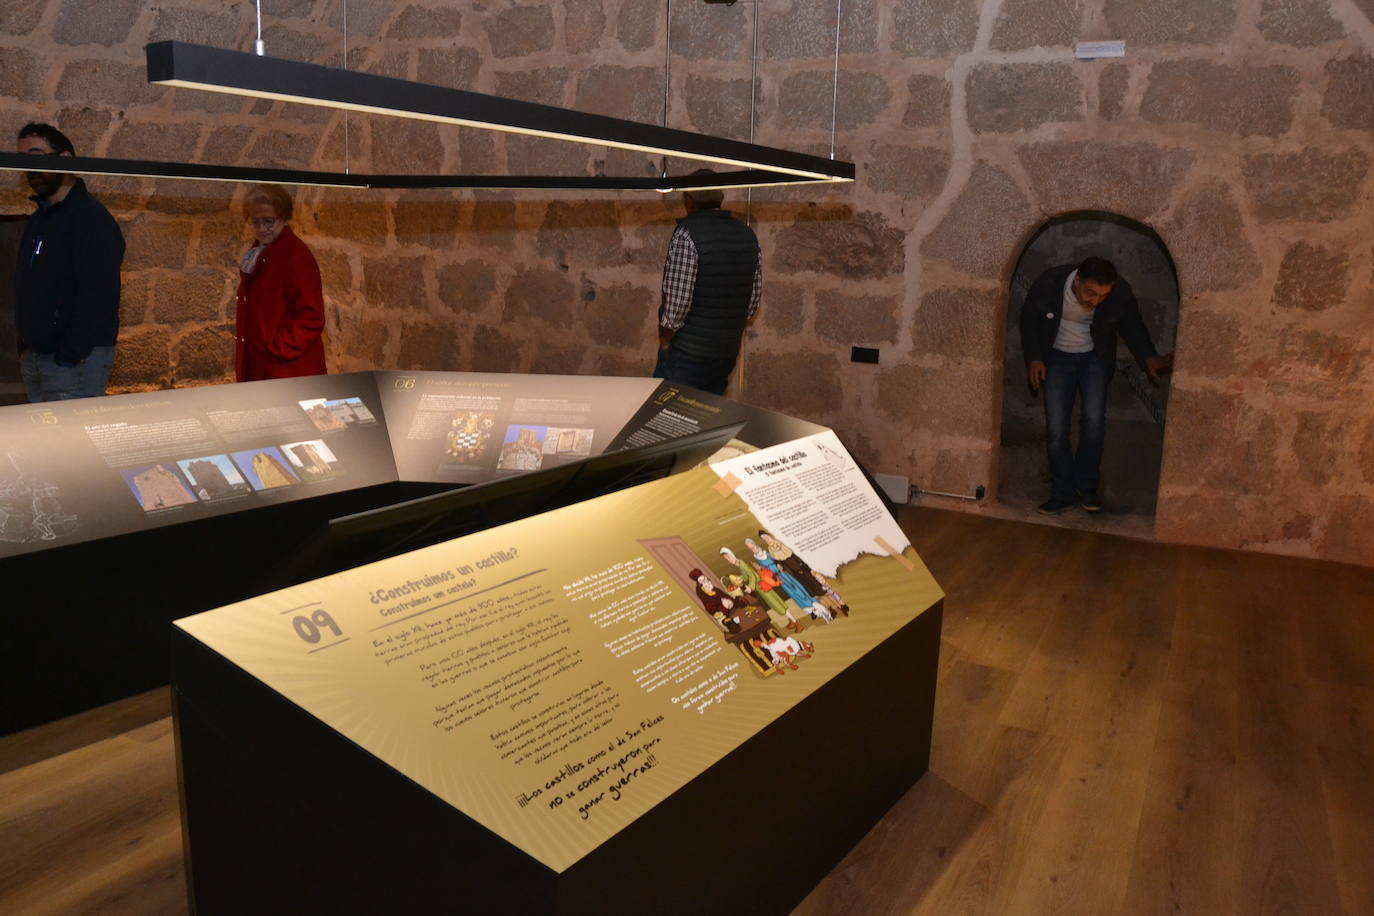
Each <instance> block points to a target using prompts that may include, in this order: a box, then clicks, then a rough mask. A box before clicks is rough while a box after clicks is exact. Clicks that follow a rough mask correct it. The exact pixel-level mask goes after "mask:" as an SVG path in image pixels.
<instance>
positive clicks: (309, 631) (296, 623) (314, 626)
mask: <svg viewBox="0 0 1374 916" xmlns="http://www.w3.org/2000/svg"><path fill="white" fill-rule="evenodd" d="M291 625H292V626H293V627H295V628H296V635H297V636H299V637H300V638H301V639H303V640H305V641H306V642H308V643H310V644H312V645H313V644H315V643H317V642H319V641H320V640H321V639H323V638H324V632H323V631H324V630H329V631H330V632H331V633H333V634H334V635H335V636H342V635H343V630H340V629H339V625H338V624H337V623H335V622H334V618H333V617H331V616H330V615H329V612H328V611H326V610H325V609H324V608H320V609H319V610H318V611H316V612H315V613H313V614H311V615H310V616H309V617H307V616H305V615H304V614H298V615H297V616H296V617H295V618H294V619H293V620H292V621H291Z"/></svg>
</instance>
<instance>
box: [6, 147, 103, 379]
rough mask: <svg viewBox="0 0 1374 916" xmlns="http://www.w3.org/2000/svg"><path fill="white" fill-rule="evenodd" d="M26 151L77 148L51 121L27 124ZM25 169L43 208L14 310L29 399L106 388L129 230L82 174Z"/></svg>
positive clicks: (31, 233)
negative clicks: (125, 231)
mask: <svg viewBox="0 0 1374 916" xmlns="http://www.w3.org/2000/svg"><path fill="white" fill-rule="evenodd" d="M19 152H21V153H31V154H34V155H48V156H51V155H59V156H71V155H74V154H75V153H74V150H73V148H72V142H71V141H70V140H68V139H67V137H66V135H65V134H63V133H62V132H61V131H60V130H58V129H57V128H55V127H53V126H51V125H49V124H26V125H24V127H23V128H21V129H20V131H19ZM25 176H26V177H27V179H28V182H29V187H30V188H31V189H33V198H32V200H33V201H34V203H36V204H37V205H38V209H37V210H35V211H34V214H33V215H32V216H31V217H29V221H28V223H27V224H26V225H25V226H24V235H23V238H22V240H21V241H20V245H19V259H18V264H17V265H16V270H15V275H14V286H15V290H14V291H15V297H14V317H15V325H16V327H17V329H18V331H19V354H20V356H19V367H20V372H21V373H22V375H23V377H24V385H25V387H27V388H28V395H29V400H30V401H33V402H35V403H36V402H38V401H56V400H61V399H66V398H86V397H94V396H96V395H102V394H104V393H105V383H106V382H107V381H108V379H109V377H110V368H111V366H112V365H113V364H114V349H115V339H116V338H117V337H118V336H119V265H120V263H121V262H123V260H124V236H123V234H122V233H121V232H120V231H119V225H118V224H117V223H116V222H115V221H114V218H113V217H111V216H110V212H109V211H108V210H106V209H105V208H104V207H103V206H102V205H101V204H100V201H98V200H96V199H95V198H94V197H92V196H91V195H90V192H88V191H87V190H86V183H85V182H84V181H82V180H81V179H79V178H77V177H76V176H75V175H69V174H66V173H62V172H27V173H25Z"/></svg>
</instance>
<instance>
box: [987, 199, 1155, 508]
mask: <svg viewBox="0 0 1374 916" xmlns="http://www.w3.org/2000/svg"><path fill="white" fill-rule="evenodd" d="M1089 255H1097V256H1099V257H1105V258H1107V259H1108V260H1110V261H1112V262H1113V263H1114V264H1115V265H1116V267H1117V270H1119V271H1120V273H1121V275H1122V276H1123V277H1124V278H1126V280H1127V281H1128V282H1129V283H1130V284H1131V287H1132V289H1133V290H1134V291H1135V294H1136V298H1137V299H1138V300H1139V302H1140V311H1141V314H1142V315H1143V316H1144V318H1145V325H1146V327H1148V328H1149V331H1150V336H1151V338H1152V339H1153V340H1154V342H1155V346H1156V348H1157V349H1158V350H1159V352H1161V353H1167V352H1169V351H1171V350H1173V348H1174V336H1175V330H1176V328H1177V325H1178V275H1177V273H1176V271H1175V269H1174V262H1173V259H1172V258H1171V257H1170V255H1169V251H1168V249H1167V248H1166V247H1165V245H1164V242H1163V240H1162V239H1161V238H1160V237H1159V235H1158V234H1157V233H1156V232H1155V231H1154V230H1152V229H1150V228H1149V227H1148V226H1145V225H1143V224H1142V223H1138V222H1136V221H1134V220H1132V219H1128V218H1126V217H1123V216H1118V215H1116V214H1113V213H1106V212H1101V211H1078V212H1073V213H1066V214H1062V215H1060V216H1056V217H1054V218H1053V219H1050V220H1048V221H1047V222H1046V223H1045V224H1044V225H1043V226H1041V227H1040V229H1038V230H1037V231H1036V233H1035V234H1034V235H1033V236H1032V237H1031V240H1030V242H1028V243H1027V244H1026V247H1025V248H1024V249H1023V250H1022V252H1021V257H1020V259H1019V260H1018V261H1017V264H1016V269H1015V271H1014V273H1013V276H1012V284H1011V294H1010V296H1009V297H1008V308H1007V315H1006V321H1007V344H1006V353H1005V356H1004V364H1003V374H1002V433H1001V458H1000V475H999V482H998V497H999V499H1000V500H1001V501H1002V502H1003V503H1005V504H1007V505H1009V506H1014V507H1021V508H1026V509H1029V508H1030V507H1032V506H1033V505H1035V504H1036V503H1039V502H1041V501H1043V500H1044V499H1046V498H1047V497H1048V495H1049V489H1050V484H1049V480H1050V478H1049V468H1048V465H1047V461H1046V457H1045V413H1044V404H1043V402H1042V399H1041V397H1040V396H1039V395H1036V394H1032V393H1031V391H1030V387H1029V385H1028V384H1027V382H1026V367H1025V362H1024V360H1023V358H1022V354H1021V336H1020V324H1019V322H1020V310H1021V303H1022V302H1023V300H1024V299H1025V295H1026V292H1027V291H1028V290H1029V289H1030V285H1031V283H1032V282H1034V280H1035V278H1036V277H1038V276H1040V274H1041V273H1042V272H1044V271H1045V270H1048V269H1049V268H1051V267H1055V266H1058V265H1061V264H1072V263H1076V262H1078V261H1081V260H1083V259H1084V258H1086V257H1088V256H1089ZM1168 400H1169V380H1168V377H1167V376H1166V377H1165V378H1164V381H1163V383H1162V384H1161V385H1159V386H1158V387H1155V386H1152V385H1151V384H1150V382H1149V380H1148V379H1147V378H1146V377H1145V375H1144V372H1143V371H1142V370H1141V369H1140V367H1139V366H1138V365H1137V364H1136V362H1135V359H1134V358H1133V357H1132V356H1131V354H1130V351H1129V350H1127V349H1126V346H1125V344H1124V343H1120V344H1118V350H1117V371H1116V374H1115V376H1114V377H1113V378H1112V387H1111V392H1110V395H1109V398H1108V402H1107V446H1106V452H1105V454H1104V456H1103V460H1102V496H1103V500H1104V504H1105V511H1106V512H1107V513H1109V514H1117V515H1134V516H1142V517H1147V518H1150V519H1153V516H1154V513H1155V500H1156V497H1157V495H1158V492H1159V469H1160V461H1161V456H1162V454H1163V448H1164V422H1165V419H1166V417H1167V408H1168ZM1074 435H1075V437H1076V436H1077V423H1076V422H1075V431H1074Z"/></svg>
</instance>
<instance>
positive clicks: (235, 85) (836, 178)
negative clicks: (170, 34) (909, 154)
mask: <svg viewBox="0 0 1374 916" xmlns="http://www.w3.org/2000/svg"><path fill="white" fill-rule="evenodd" d="M147 58H148V82H150V83H155V84H158V85H162V86H175V87H179V88H186V89H201V90H206V91H210V92H222V93H227V94H230V95H242V96H248V97H252V98H261V99H273V100H276V101H284V102H292V103H298V104H303V105H317V106H321V107H325V108H337V109H341V110H347V111H358V112H364V113H367V114H376V115H386V116H391V117H399V118H410V119H416V120H424V121H434V122H438V123H442V124H455V125H458V126H462V127H474V128H481V129H486V130H499V131H504V132H508V133H518V134H525V135H528V136H536V137H546V138H550V139H555V140H566V141H571V142H577V143H587V144H592V145H595V146H608V147H614V148H617V149H628V150H635V151H638V152H643V153H649V154H653V155H665V156H675V157H678V158H682V159H691V160H696V161H700V162H710V163H714V164H717V165H727V166H733V167H736V168H742V169H747V170H758V171H764V172H772V173H776V174H777V175H780V176H790V178H782V179H781V181H784V182H787V183H793V182H795V181H796V179H801V180H802V181H803V182H805V181H822V182H843V181H853V180H854V164H853V163H851V162H842V161H840V160H836V159H827V158H824V157H821V156H812V155H809V154H807V153H798V152H792V151H788V150H780V149H774V148H772V147H767V146H759V145H757V144H754V143H744V142H741V141H738V140H729V139H725V138H723V137H711V136H707V135H705V134H696V133H691V132H689V131H682V130H675V129H673V128H668V127H659V126H657V125H653V124H642V123H639V122H637V121H626V120H622V119H619V118H610V117H605V116H603V115H594V114H587V113H585V112H578V111H571V110H569V109H566V108H557V107H554V106H550V105H539V104H536V103H534V102H523V101H519V100H516V99H504V98H500V97H498V96H492V95H484V94H482V93H477V92H468V91H466V90H462V89H448V88H444V87H441V86H431V85H428V84H426V83H415V82H410V81H408V80H401V79H395V78H393V77H388V76H377V75H374V74H369V73H360V72H358V71H355V70H341V69H337V68H333V67H322V66H320V65H318V64H306V63H299V62H297V61H287V60H281V59H279V58H273V57H260V56H258V55H255V54H247V53H244V52H241V51H229V50H225V49H223V48H212V47H207V46H205V45H194V44H187V43H185V42H180V41H161V42H155V43H153V44H150V45H148V47H147ZM713 177H714V176H713ZM510 180H514V181H517V182H518V181H519V180H518V179H510ZM776 180H777V179H775V181H776ZM617 181H618V182H621V183H623V182H625V181H627V179H617ZM759 183H760V182H748V184H749V185H751V186H757V185H758V184H759ZM652 184H653V185H654V186H655V187H656V188H661V187H662V184H661V180H660V181H654V182H652ZM373 186H374V187H375V186H378V185H373ZM448 186H450V187H452V186H453V185H448ZM507 186H508V187H509V186H511V185H507ZM514 186H515V187H523V186H524V185H523V184H519V183H517V184H516V185H514ZM541 186H544V185H541ZM569 186H570V187H587V185H582V184H578V185H569Z"/></svg>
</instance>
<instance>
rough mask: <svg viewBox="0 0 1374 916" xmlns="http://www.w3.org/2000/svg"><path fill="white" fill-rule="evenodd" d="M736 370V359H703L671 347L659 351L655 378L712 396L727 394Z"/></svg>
mask: <svg viewBox="0 0 1374 916" xmlns="http://www.w3.org/2000/svg"><path fill="white" fill-rule="evenodd" d="M734 370H735V357H733V356H730V357H727V358H725V359H703V358H701V357H699V356H688V355H687V354H685V353H679V352H678V351H676V350H674V349H673V348H672V347H671V346H669V347H668V349H666V350H659V351H658V364H657V365H656V366H654V378H661V379H666V380H668V381H670V382H677V383H678V384H679V385H688V386H690V387H692V388H697V389H700V390H701V391H706V392H709V393H711V394H725V386H726V385H727V384H728V383H729V381H730V373H731V372H733V371H734Z"/></svg>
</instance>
